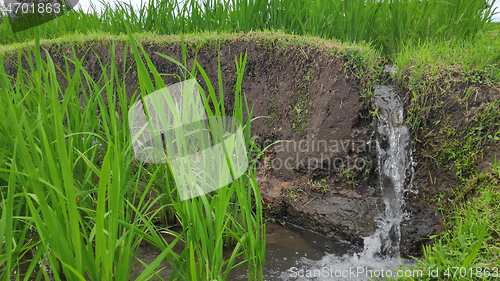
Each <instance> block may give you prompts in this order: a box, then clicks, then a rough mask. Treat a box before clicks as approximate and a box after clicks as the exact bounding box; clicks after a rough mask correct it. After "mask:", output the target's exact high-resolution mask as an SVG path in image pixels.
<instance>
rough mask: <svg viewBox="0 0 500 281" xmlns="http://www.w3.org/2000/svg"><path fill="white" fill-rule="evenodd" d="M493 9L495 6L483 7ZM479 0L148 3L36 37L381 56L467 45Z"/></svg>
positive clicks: (1, 33) (476, 28)
mask: <svg viewBox="0 0 500 281" xmlns="http://www.w3.org/2000/svg"><path fill="white" fill-rule="evenodd" d="M488 2H489V3H490V4H493V3H494V2H495V0H491V1H488ZM485 3H486V2H485V1H469V0H457V1H439V0H429V1H410V0H395V1H378V0H368V1H365V0H363V1H361V0H353V1H340V0H336V1H331V0H314V1H309V0H287V1H283V0H281V1H280V0H271V1H268V0H256V1H246V0H205V1H201V2H200V1H196V0H189V1H178V0H171V1H162V0H149V1H146V2H144V3H143V5H142V6H141V7H139V8H133V7H131V6H130V5H128V4H126V3H123V2H118V3H117V7H116V8H114V9H111V5H110V4H109V3H104V5H105V10H104V12H103V13H102V15H99V16H97V15H96V14H95V13H91V15H88V14H86V13H84V12H83V11H76V12H75V11H73V12H71V13H69V14H67V15H64V16H62V17H60V18H58V19H57V20H54V21H52V22H49V23H47V24H44V25H42V26H41V29H40V36H41V38H47V39H52V38H57V37H60V36H62V35H65V34H68V33H74V32H77V33H84V34H85V33H88V32H101V31H102V32H109V33H111V34H115V35H117V34H121V33H125V31H126V28H125V25H126V24H128V25H130V26H131V30H132V31H133V32H153V33H156V34H180V33H193V32H200V31H226V32H234V31H238V32H248V31H252V30H253V31H256V30H276V31H277V30H283V31H284V32H286V33H293V34H301V35H304V34H309V35H314V36H317V37H323V38H337V39H340V40H342V41H347V42H370V43H371V44H372V45H373V46H375V48H377V49H381V50H383V52H384V53H385V54H394V53H396V52H398V51H400V50H401V47H402V45H403V44H405V43H414V42H419V41H423V40H439V41H447V40H455V39H470V38H473V37H475V36H476V35H477V34H479V33H480V32H481V31H484V32H486V31H487V30H488V28H489V27H488V22H489V21H490V19H491V16H492V14H493V11H492V10H491V8H489V7H487V6H485ZM33 32H34V31H33V29H31V30H27V31H22V32H19V33H15V34H13V33H12V32H11V31H10V25H9V23H8V21H5V22H4V24H1V25H0V43H1V44H4V45H5V44H11V43H14V42H24V41H26V40H32V39H33V38H34V34H33Z"/></svg>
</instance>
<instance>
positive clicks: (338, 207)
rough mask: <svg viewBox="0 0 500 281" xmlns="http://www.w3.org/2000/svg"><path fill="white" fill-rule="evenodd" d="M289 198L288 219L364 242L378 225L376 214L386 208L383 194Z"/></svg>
mask: <svg viewBox="0 0 500 281" xmlns="http://www.w3.org/2000/svg"><path fill="white" fill-rule="evenodd" d="M306 203H308V204H307V205H305V204H303V203H302V202H299V201H295V202H294V201H291V200H287V202H286V204H285V215H286V220H287V221H288V222H291V223H293V224H297V225H300V226H302V227H305V228H307V229H311V230H313V231H316V232H318V233H320V234H323V235H326V236H328V237H332V238H336V239H338V240H347V241H350V242H352V243H354V244H357V245H362V244H363V237H367V236H370V235H372V234H373V233H374V232H375V230H376V228H377V226H376V223H375V217H377V216H378V215H380V214H381V212H383V210H384V202H383V200H382V199H381V198H375V197H372V198H350V197H341V196H330V197H327V198H313V199H312V200H311V201H309V202H306Z"/></svg>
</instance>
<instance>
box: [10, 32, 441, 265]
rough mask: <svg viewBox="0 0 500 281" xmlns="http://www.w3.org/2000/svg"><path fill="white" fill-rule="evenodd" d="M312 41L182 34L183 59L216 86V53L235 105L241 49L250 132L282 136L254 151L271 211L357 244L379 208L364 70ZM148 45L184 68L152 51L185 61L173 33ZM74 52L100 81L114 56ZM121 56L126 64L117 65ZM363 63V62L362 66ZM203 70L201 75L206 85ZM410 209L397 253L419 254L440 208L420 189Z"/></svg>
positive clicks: (57, 55) (100, 48) (93, 49)
mask: <svg viewBox="0 0 500 281" xmlns="http://www.w3.org/2000/svg"><path fill="white" fill-rule="evenodd" d="M276 38H277V39H276ZM278 39H279V40H278ZM313 43H314V45H312V44H303V43H300V41H299V39H298V38H297V37H293V36H286V37H285V36H283V35H279V34H278V35H273V36H269V35H263V34H260V33H250V34H247V35H238V36H236V39H232V40H227V41H223V42H222V43H221V44H220V49H218V47H217V44H215V45H213V44H212V45H210V44H208V45H203V46H201V47H200V46H197V45H196V44H191V45H190V43H189V42H188V45H187V66H188V69H191V67H192V65H193V61H194V59H195V57H196V60H197V61H198V62H199V63H200V65H201V66H202V67H203V68H204V70H205V72H206V73H207V75H208V77H209V78H210V80H211V81H212V85H214V87H215V91H216V93H217V92H218V83H217V82H216V81H217V69H218V58H220V67H221V71H222V80H223V84H222V85H223V90H224V97H225V104H226V109H227V110H228V112H231V110H232V104H233V102H234V87H235V84H236V67H235V57H238V58H239V56H240V55H241V54H245V52H246V53H247V56H248V57H247V64H246V69H245V76H244V79H243V85H242V90H243V92H244V93H245V95H246V98H247V100H248V104H249V107H250V108H253V116H254V117H256V116H267V117H268V118H260V119H257V120H255V121H253V122H252V123H251V130H252V133H253V136H254V140H255V142H256V143H257V145H258V146H260V147H261V148H264V147H266V146H267V145H269V144H271V143H273V142H275V141H280V142H279V143H277V144H276V145H274V146H273V147H271V148H270V149H269V150H267V151H266V153H265V155H264V157H265V160H266V161H263V160H262V159H260V160H259V159H252V160H255V164H256V165H257V169H258V171H259V175H258V177H259V183H260V186H261V193H262V195H263V202H264V205H265V207H266V211H267V214H268V216H272V217H274V218H276V219H278V220H281V221H285V222H290V223H293V224H296V225H299V226H302V227H305V228H307V229H310V230H313V231H316V232H318V233H320V234H323V235H326V236H328V237H332V238H336V239H338V240H344V241H350V242H352V243H354V244H356V245H362V243H363V239H362V238H363V237H366V236H369V235H371V234H373V233H374V232H375V229H376V224H375V221H374V218H375V217H377V216H378V215H379V214H380V213H381V212H383V210H384V203H383V200H382V198H381V194H380V191H379V190H380V189H379V187H378V182H379V181H378V178H377V174H376V172H375V171H376V165H377V161H376V159H377V158H376V151H375V142H374V128H373V120H372V116H371V115H370V114H369V111H370V109H371V108H369V107H368V106H369V104H370V103H369V102H366V100H364V99H363V98H362V97H361V96H362V95H361V93H362V92H364V90H366V89H365V88H364V87H366V83H364V82H363V79H367V78H366V77H364V76H363V75H355V74H356V73H357V74H359V73H361V72H359V69H358V70H356V69H353V68H352V61H350V60H349V57H348V56H343V55H341V52H339V51H338V50H336V51H335V48H336V46H335V45H334V44H333V43H330V42H324V41H321V40H319V39H318V41H317V42H313ZM116 46H117V47H116V59H115V60H116V62H117V65H118V66H119V67H118V69H119V76H120V77H124V79H125V81H126V89H127V95H128V97H129V98H131V97H132V96H133V94H134V92H136V91H139V92H140V89H139V84H138V80H137V71H136V64H135V61H134V59H133V57H132V56H131V53H130V50H129V52H128V56H127V61H124V60H123V58H124V54H125V52H124V48H123V46H122V45H120V44H117V45H116ZM45 48H46V49H47V51H48V52H49V53H50V54H51V56H52V59H53V60H54V63H55V64H56V65H58V66H60V67H61V69H63V70H65V63H64V56H65V55H66V56H70V54H71V49H70V47H67V46H66V47H64V46H62V47H61V46H47V47H45ZM144 49H145V51H146V53H148V54H149V57H150V58H151V61H152V62H153V64H154V65H155V67H156V69H157V70H158V71H159V72H160V73H166V74H176V75H180V76H181V77H182V72H181V71H180V70H179V68H178V66H176V65H175V64H174V63H172V62H170V61H168V60H166V59H165V58H162V57H161V56H159V55H157V54H155V53H161V54H165V55H169V56H171V57H173V58H174V59H176V60H178V61H182V49H181V47H180V44H179V42H177V43H172V44H144ZM332 50H334V51H332ZM76 54H77V56H78V57H79V58H82V57H83V56H84V55H85V58H84V60H83V66H84V67H85V68H86V69H87V71H89V74H90V76H91V77H93V78H94V79H95V80H96V81H97V79H98V78H99V77H100V76H101V70H100V69H101V67H100V65H101V63H102V64H103V65H104V64H106V63H109V61H110V60H111V54H110V51H109V45H108V44H107V43H103V42H95V43H94V44H93V45H91V44H83V45H81V46H79V47H78V48H76ZM96 54H97V55H99V58H100V60H98V59H97V56H96ZM14 61H16V60H14ZM24 63H25V64H26V62H24ZM123 65H125V69H130V70H129V71H126V72H125V73H123V71H122V70H121V69H123ZM5 67H6V71H7V74H11V73H15V72H14V71H13V66H12V64H11V63H10V62H7V63H6V64H5ZM27 67H28V65H27V64H26V68H27ZM69 71H70V72H73V71H74V67H73V68H72V67H71V66H70V69H69ZM369 72H370V70H367V69H365V70H364V72H363V73H365V75H366V73H369ZM199 77H200V78H199V79H198V81H199V82H200V84H201V85H202V86H204V87H206V85H205V83H204V81H202V80H203V79H201V75H199ZM163 79H164V82H165V84H166V85H169V84H173V83H177V82H179V78H177V76H175V75H170V76H163ZM59 80H60V83H61V85H62V88H63V89H64V88H65V87H66V86H67V82H65V81H64V80H63V79H62V76H61V77H60V79H59ZM182 80H184V79H182ZM424 164H425V163H424ZM419 168H421V167H419ZM421 169H423V170H427V168H426V167H424V168H421ZM422 173H424V172H422ZM410 201H411V202H410ZM407 211H411V216H409V218H408V220H407V221H406V222H405V223H404V225H403V226H402V231H403V237H405V239H404V241H402V242H403V245H402V247H401V248H402V254H403V255H405V256H406V255H416V256H418V255H419V254H420V250H421V244H422V241H426V240H425V239H427V238H428V237H429V236H431V235H435V234H438V233H439V232H440V231H441V229H442V224H441V217H440V216H439V214H438V211H437V210H436V207H435V206H434V205H433V204H430V203H428V202H427V201H425V200H421V197H415V198H411V200H409V201H408V205H407Z"/></svg>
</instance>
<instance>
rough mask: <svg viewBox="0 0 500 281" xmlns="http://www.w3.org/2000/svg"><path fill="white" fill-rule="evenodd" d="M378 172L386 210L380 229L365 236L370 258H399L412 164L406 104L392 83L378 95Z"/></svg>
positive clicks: (366, 251)
mask: <svg viewBox="0 0 500 281" xmlns="http://www.w3.org/2000/svg"><path fill="white" fill-rule="evenodd" d="M374 101H375V106H376V107H377V112H378V114H377V116H376V117H375V122H376V124H375V127H376V143H377V151H378V157H377V158H378V159H377V160H378V174H379V186H380V189H381V194H382V196H383V198H384V203H385V212H384V213H383V214H382V215H381V216H380V217H379V218H378V220H377V226H378V229H377V231H376V232H375V234H373V235H372V236H370V237H367V238H365V240H364V242H365V243H364V244H365V249H364V252H363V255H364V256H366V257H375V256H377V255H378V256H380V257H398V256H399V243H400V240H401V229H400V224H401V221H402V220H403V215H404V214H403V210H404V189H405V182H406V172H407V171H408V169H409V168H410V165H411V155H410V153H411V152H410V147H409V146H410V136H409V130H408V128H407V127H406V126H405V124H404V119H403V104H402V102H401V100H400V99H399V97H398V96H397V94H396V93H395V92H394V88H393V87H392V86H379V87H378V89H377V91H376V94H375V99H374Z"/></svg>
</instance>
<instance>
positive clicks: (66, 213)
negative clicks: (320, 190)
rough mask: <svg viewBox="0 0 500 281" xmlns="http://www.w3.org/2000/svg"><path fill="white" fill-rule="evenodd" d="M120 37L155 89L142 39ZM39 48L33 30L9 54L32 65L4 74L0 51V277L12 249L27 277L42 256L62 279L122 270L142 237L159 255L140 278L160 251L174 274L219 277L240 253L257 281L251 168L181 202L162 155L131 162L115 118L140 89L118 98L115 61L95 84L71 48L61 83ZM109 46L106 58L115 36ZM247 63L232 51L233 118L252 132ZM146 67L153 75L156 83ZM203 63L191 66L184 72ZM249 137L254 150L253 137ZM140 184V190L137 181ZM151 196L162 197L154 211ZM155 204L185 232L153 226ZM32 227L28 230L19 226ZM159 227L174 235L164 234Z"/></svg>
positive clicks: (12, 261) (10, 264) (146, 88)
mask: <svg viewBox="0 0 500 281" xmlns="http://www.w3.org/2000/svg"><path fill="white" fill-rule="evenodd" d="M126 44H127V45H128V46H132V51H133V53H132V54H130V53H129V54H126V56H127V55H129V56H130V55H133V56H134V57H135V58H136V61H137V65H138V66H137V71H138V74H139V78H140V86H141V93H142V94H143V95H145V94H147V93H152V92H154V91H155V90H156V89H159V88H161V87H164V85H162V82H160V81H161V79H160V80H158V78H159V77H160V74H158V72H157V71H156V70H155V69H154V67H152V65H151V64H150V61H149V58H148V57H147V55H145V54H143V55H144V58H145V59H146V63H147V64H146V65H147V66H146V65H145V64H144V62H143V61H142V60H141V59H140V54H141V53H143V50H142V47H141V46H140V45H139V46H136V43H135V40H134V39H132V37H129V41H128V42H126ZM41 50H42V49H41V48H40V43H39V40H38V39H37V40H36V41H35V46H34V47H30V50H29V51H27V52H26V51H21V50H20V51H19V52H18V53H17V57H18V58H19V60H18V61H19V62H20V59H21V57H23V56H27V58H28V61H30V63H29V67H28V68H27V69H23V68H21V67H19V68H17V73H16V74H15V75H14V77H8V76H7V75H6V74H5V72H4V68H3V61H4V57H3V56H2V57H1V58H0V64H2V65H1V66H0V83H1V85H2V88H1V92H2V93H1V95H0V104H1V105H2V106H1V107H0V143H1V144H0V186H1V187H2V189H1V193H0V195H1V197H0V204H1V205H2V208H1V211H0V212H1V213H0V220H1V224H0V237H5V245H4V249H2V252H1V253H0V267H1V268H2V272H1V274H0V278H1V279H2V280H5V279H7V280H8V279H9V276H11V275H12V274H13V273H14V272H15V271H16V272H19V263H20V259H21V258H22V257H23V256H24V255H25V254H26V253H27V252H28V251H32V252H33V254H34V257H33V259H32V260H31V261H30V262H29V269H28V271H27V272H26V273H27V275H26V277H25V278H24V280H28V279H29V278H30V274H31V273H32V272H33V270H34V269H35V267H37V266H38V265H37V264H38V263H39V262H40V263H41V264H42V265H43V264H48V265H50V267H51V268H52V272H53V274H54V278H55V279H56V280H61V278H63V276H64V277H65V278H66V280H85V279H87V280H88V279H90V280H127V276H128V274H129V273H130V268H131V263H132V262H133V261H134V255H135V253H136V251H137V249H138V246H139V244H140V242H141V241H143V240H145V241H148V242H149V243H152V244H153V245H155V246H157V247H158V248H159V249H161V250H162V253H161V255H160V256H158V257H157V258H156V259H155V261H154V262H153V263H152V264H151V265H150V266H148V267H147V268H146V270H145V271H144V272H143V273H142V274H141V275H140V276H139V278H138V280H147V279H149V278H150V277H151V276H153V275H155V271H156V267H157V266H158V265H159V263H160V262H161V261H162V260H163V259H165V258H166V259H168V260H169V261H172V262H171V263H172V266H173V269H174V271H173V272H174V273H173V274H172V276H171V278H170V279H171V280H225V278H226V276H227V273H228V272H229V270H230V269H231V268H233V267H234V266H237V264H235V260H236V258H237V257H243V259H242V260H243V263H246V264H247V265H248V268H249V272H248V276H249V277H248V278H249V280H262V270H263V265H264V246H265V227H264V225H263V220H262V206H261V201H260V198H259V192H256V188H257V185H256V181H255V175H254V174H253V172H252V171H249V172H248V173H246V174H244V175H243V176H242V177H240V178H239V179H238V180H236V181H234V182H233V183H231V184H230V185H229V186H226V187H223V188H221V189H219V190H217V191H215V192H213V193H210V194H206V195H203V196H200V197H197V198H193V199H191V200H186V201H180V200H178V195H177V190H176V187H175V185H173V182H172V176H171V173H170V171H169V170H168V169H166V167H165V165H149V168H148V169H145V168H143V165H142V164H141V163H135V161H134V160H133V157H132V155H133V153H132V147H131V144H130V135H129V129H128V127H127V126H128V125H127V122H125V123H122V122H121V121H120V119H119V117H118V114H117V112H118V111H121V112H122V114H123V119H124V120H127V109H128V107H129V106H130V105H131V104H132V103H133V102H135V100H136V99H137V98H138V96H137V95H136V96H135V98H134V99H133V100H127V95H126V93H125V81H124V80H123V79H122V78H121V77H118V75H117V68H118V67H124V66H122V65H116V63H115V60H114V59H112V60H111V63H110V64H108V65H101V68H102V69H103V74H102V76H101V77H100V80H101V81H102V82H104V86H100V84H99V83H98V82H97V81H93V80H92V79H91V78H90V76H89V75H88V73H87V72H86V70H85V69H84V68H83V67H82V60H83V58H82V59H80V60H79V59H77V58H75V57H74V56H70V57H68V58H66V63H67V64H69V65H74V69H75V71H74V72H72V73H65V72H64V73H63V74H64V75H65V77H66V79H67V81H68V87H67V88H66V89H62V88H61V86H60V85H59V83H58V82H57V80H56V72H58V71H59V69H58V68H57V67H56V66H55V65H54V63H53V61H52V59H51V58H50V55H47V59H46V60H44V59H42V57H41ZM110 50H111V55H112V57H114V56H115V46H114V44H113V43H112V41H110ZM31 58H33V60H31ZM245 61H246V57H245V56H243V55H242V57H240V59H239V60H238V61H236V63H237V65H238V73H237V76H238V82H237V85H236V88H235V89H236V92H235V93H234V94H235V96H236V101H235V105H234V108H235V112H234V115H233V117H235V118H238V119H239V120H240V121H241V122H242V123H243V124H244V126H245V137H246V140H247V141H249V134H250V119H248V120H243V118H242V116H243V115H242V114H243V110H248V112H249V113H250V114H249V116H251V110H250V109H248V108H247V107H246V104H245V98H244V96H243V95H242V93H241V81H242V79H243V76H242V73H243V71H244V68H245ZM148 69H149V70H148ZM105 70H108V71H105ZM148 71H151V73H153V74H154V78H155V79H154V82H153V81H151V80H150V77H149V75H148V74H147V73H149V72H148ZM219 71H220V69H219ZM200 73H203V70H202V68H201V67H199V66H198V67H197V68H195V69H193V70H192V71H191V73H189V72H186V75H188V76H187V77H185V78H188V77H189V75H195V74H198V75H199V74H200ZM219 77H220V76H219ZM207 82H208V81H207ZM84 86H86V87H84ZM208 90H209V93H204V92H202V93H201V94H202V95H205V97H206V98H207V99H210V100H212V102H213V103H214V104H216V105H217V104H219V103H218V101H222V95H221V96H219V97H217V96H216V95H214V93H213V89H212V88H211V87H209V89H208ZM79 93H83V94H84V95H83V99H84V100H81V98H82V97H81V96H80V95H79ZM221 94H222V93H221ZM83 101H84V102H85V104H86V106H84V107H82V106H81V102H83ZM106 102H107V104H108V105H109V107H108V106H106V105H105V104H106ZM97 108H100V112H99V113H98V112H97ZM206 109H208V108H206ZM219 110H221V112H222V114H224V111H223V109H219ZM207 111H208V110H207ZM208 112H209V116H210V111H208ZM247 145H248V150H249V153H251V147H252V144H251V143H250V142H248V143H247ZM140 184H143V185H144V186H145V187H146V191H145V192H142V191H141V190H140V189H139V188H138V187H139V185H140ZM153 188H157V189H160V190H159V192H158V194H157V196H156V198H155V199H151V200H149V201H148V200H146V197H145V195H146V193H147V192H148V190H152V189H153ZM252 197H254V198H255V200H254V203H252ZM155 203H160V206H163V207H161V208H160V209H157V210H154V209H153V208H152V206H153V205H154V204H155ZM161 212H165V213H166V214H172V212H175V213H176V216H177V219H178V221H179V222H180V223H181V225H182V226H183V230H182V231H181V232H179V233H176V232H173V231H171V230H169V229H165V228H162V227H158V226H155V225H154V224H153V218H154V217H155V216H156V215H157V214H159V213H161ZM33 231H34V232H35V233H36V234H35V235H28V233H29V232H33ZM160 231H162V232H168V233H170V234H171V235H174V236H175V237H176V239H175V240H174V241H173V242H171V243H167V242H166V241H165V239H164V238H163V237H162V236H161V235H160ZM181 241H182V242H184V243H185V245H187V247H185V248H184V250H183V252H182V253H180V254H179V253H175V252H173V250H172V248H173V247H174V246H175V245H176V244H177V243H179V242H181ZM230 243H232V244H233V246H234V250H233V254H232V256H231V257H230V258H229V259H227V260H224V259H223V255H222V250H223V248H224V246H226V245H228V244H230ZM238 265H239V264H238ZM42 268H43V267H42ZM37 272H38V276H37V277H38V278H41V279H44V280H48V278H49V276H48V274H49V273H48V272H46V271H45V270H38V271H37ZM18 276H19V275H18Z"/></svg>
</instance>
